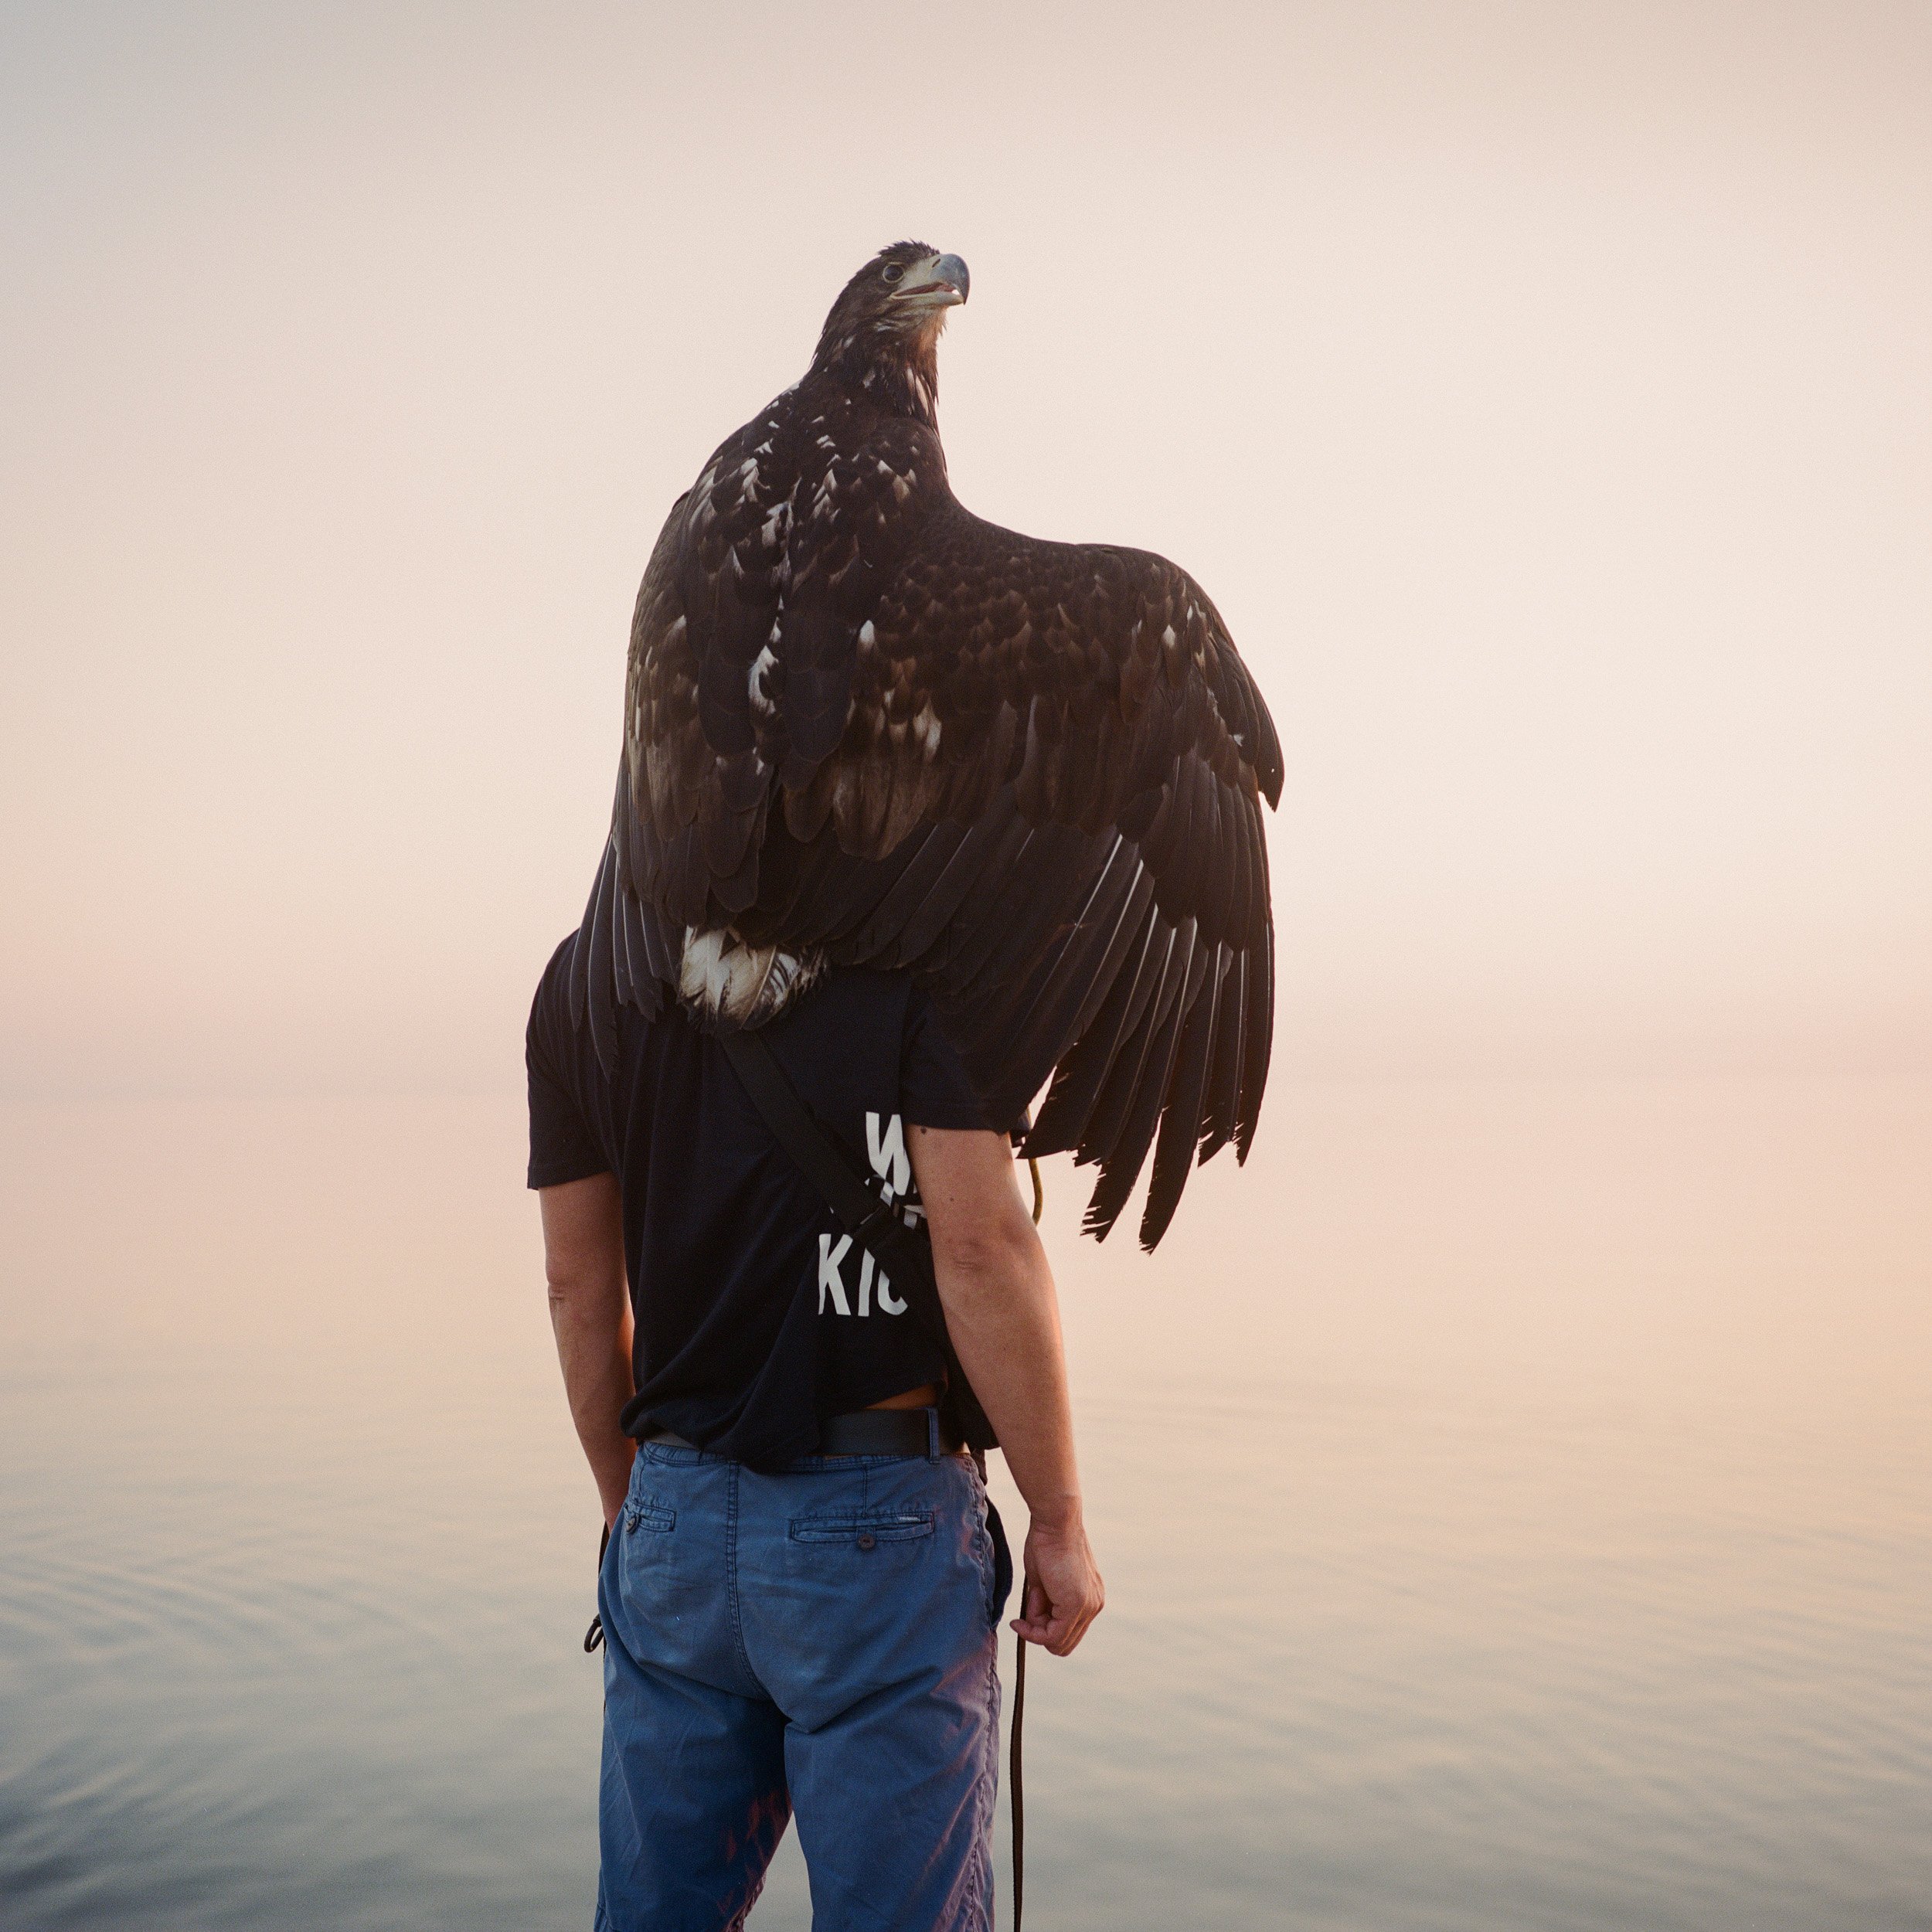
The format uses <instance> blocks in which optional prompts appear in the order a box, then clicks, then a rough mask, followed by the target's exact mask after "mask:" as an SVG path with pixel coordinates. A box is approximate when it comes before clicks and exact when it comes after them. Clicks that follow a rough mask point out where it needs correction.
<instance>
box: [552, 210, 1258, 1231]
mask: <svg viewBox="0 0 1932 1932" xmlns="http://www.w3.org/2000/svg"><path fill="white" fill-rule="evenodd" d="M969 287H970V278H969V277H968V274H967V270H966V264H964V262H963V261H962V260H960V258H959V257H957V255H952V254H942V253H940V252H938V251H937V250H934V249H931V248H929V247H927V246H926V245H925V244H924V243H922V242H912V241H906V242H900V243H895V244H894V245H893V246H892V247H889V248H886V249H883V250H881V251H880V252H879V253H878V254H877V255H876V256H874V257H872V260H870V261H869V262H867V263H866V265H865V266H864V267H862V268H861V269H860V270H859V272H858V273H857V274H855V275H854V276H853V277H852V279H851V281H849V282H848V283H847V284H845V288H844V289H843V291H842V292H841V293H840V294H839V296H838V300H837V301H835V302H834V303H833V304H832V310H831V312H830V314H829V315H827V317H826V318H825V328H824V329H823V331H822V332H821V334H820V335H819V338H818V349H817V351H816V352H815V354H814V355H813V357H812V360H811V367H810V369H808V370H807V371H806V372H805V374H804V377H803V378H802V379H801V380H800V381H799V382H798V383H796V384H794V386H792V387H791V388H790V389H787V390H786V391H785V392H784V394H783V395H781V396H779V397H778V398H777V400H775V401H774V402H773V403H770V405H769V406H767V407H766V408H765V409H763V410H760V412H759V413H757V415H756V416H755V417H753V418H752V420H750V422H748V423H746V424H745V426H744V427H743V428H742V429H740V430H738V431H737V432H736V434H734V435H733V436H730V437H727V438H726V440H725V441H724V442H723V443H722V444H720V445H719V447H718V448H717V450H716V451H715V452H714V453H713V454H712V456H711V457H710V458H709V461H707V462H706V464H705V466H704V469H703V471H702V474H700V475H699V478H698V480H697V481H696V483H695V484H693V485H692V487H691V488H690V489H689V490H688V491H686V492H685V494H684V495H682V496H681V497H679V498H678V500H677V502H675V503H674V504H673V505H672V508H671V513H670V515H668V517H667V518H666V519H665V524H664V528H663V529H662V532H661V533H660V534H659V536H658V540H657V544H656V547H655V549H653V551H652V553H651V560H650V563H649V565H648V567H647V568H646V570H645V575H644V581H643V584H642V586H641V588H640V590H638V600H637V606H636V611H635V614H634V617H633V619H632V622H631V645H630V658H629V664H628V675H627V679H626V683H625V692H624V748H623V752H622V755H621V758H620V760H619V761H618V767H617V798H616V801H615V803H614V808H613V810H612V812H611V833H610V838H609V839H608V841H607V843H606V845H605V848H604V854H603V858H602V860H601V862H600V866H599V868H598V871H597V879H596V883H595V884H594V886H593V888H592V890H591V893H590V901H589V904H588V906H587V910H586V912H585V915H584V920H583V926H582V927H581V928H580V933H579V937H578V943H577V947H576V951H575V955H574V959H573V971H572V978H571V980H570V1006H571V1012H572V1015H573V1023H575V1024H576V1025H577V1026H580V1027H581V1026H589V1027H590V1029H591V1033H592V1037H593V1039H594V1042H595V1043H596V1049H597V1053H598V1055H599V1056H600V1059H601V1060H602V1061H603V1062H604V1064H605V1065H606V1066H610V1065H611V1063H612V1062H613V1060H614V1056H615V1053H616V1047H617V1010H618V1009H619V1007H620V1006H622V1005H629V1006H631V1007H634V1008H635V1009H638V1011H639V1012H641V1013H643V1014H644V1015H645V1016H646V1017H647V1018H653V1019H655V1017H656V1016H657V1015H658V1014H659V1012H661V1011H662V1010H663V1009H664V1005H665V1002H666V1001H667V1000H675V1001H681V1002H683V1003H684V1004H685V1006H686V1007H687V1008H688V1009H690V1010H691V1012H692V1014H693V1015H694V1016H695V1017H696V1020H697V1022H698V1023H699V1025H701V1026H705V1027H706V1028H708V1029H711V1030H714V1031H730V1030H732V1029H749V1028H753V1027H757V1026H760V1025H762V1024H764V1022H766V1021H767V1020H769V1019H772V1018H774V1016H775V1015H777V1014H778V1013H780V1012H782V1011H784V1009H785V1008H786V1007H787V1005H789V1004H790V1002H792V1001H793V1000H794V999H796V998H798V997H799V995H801V994H802V993H803V992H804V991H805V990H806V989H807V988H808V987H809V986H810V985H811V983H812V982H813V981H814V979H815V978H816V977H817V976H818V975H819V974H820V973H821V972H822V971H824V970H825V968H826V966H827V965H828V964H849V965H862V966H869V967H872V968H880V969H907V970H910V971H911V972H912V973H913V975H915V976H916V977H917V980H918V981H919V983H920V984H921V985H923V987H924V988H925V989H926V990H927V994H928V995H929V996H930V998H931V1000H932V1002H933V1005H934V1010H935V1012H936V1014H937V1017H938V1019H939V1022H940V1026H941V1027H942V1029H943V1030H944V1032H945V1033H946V1034H947V1037H948V1039H950V1040H951V1043H952V1044H953V1046H954V1048H955V1049H956V1050H957V1053H958V1054H959V1056H960V1060H961V1063H962V1065H963V1066H964V1070H965V1072H966V1073H967V1076H968V1079H969V1080H971V1083H972V1084H973V1086H974V1087H975V1090H976V1091H977V1093H978V1094H979V1096H980V1097H981V1100H983V1101H984V1102H985V1105H986V1107H987V1109H988V1116H989V1117H992V1118H994V1119H998V1120H1002V1121H1015V1122H1019V1121H1025V1120H1026V1114H1027V1109H1028V1107H1029V1104H1030V1103H1031V1102H1032V1101H1033V1100H1035V1099H1036V1097H1038V1095H1039V1092H1040V1090H1041V1089H1042V1088H1043V1087H1046V1089H1047V1091H1046V1099H1045V1100H1044V1102H1043V1104H1042V1105H1041V1107H1040V1110H1039V1114H1038V1117H1036V1118H1034V1119H1032V1121H1031V1122H1030V1124H1029V1125H1028V1126H1027V1127H1026V1131H1025V1134H1024V1138H1023V1141H1022V1151H1025V1152H1026V1153H1027V1154H1029V1155H1036V1156H1037V1155H1043V1154H1049V1153H1059V1152H1064V1151H1069V1150H1071V1151H1073V1154H1074V1155H1075V1158H1076V1160H1077V1162H1082V1163H1095V1164H1097V1165H1098V1167H1099V1169H1100V1173H1099V1175H1098V1178H1097V1184H1096V1185H1095V1187H1094V1192H1093V1195H1092V1197H1091V1199H1090V1202H1089V1204H1088V1207H1087V1213H1086V1216H1085V1219H1084V1223H1083V1226H1084V1229H1085V1231H1087V1232H1088V1233H1092V1234H1094V1235H1095V1236H1098V1237H1100V1238H1104V1237H1105V1236H1106V1234H1107V1231H1108V1230H1109V1229H1111V1227H1112V1226H1113V1225H1114V1222H1115V1221H1116V1220H1117V1219H1118V1217H1119V1216H1120V1215H1121V1212H1122V1210H1123V1209H1124V1208H1125V1206H1126V1205H1127V1202H1128V1197H1129V1196H1130V1195H1131V1192H1132V1191H1133V1188H1134V1183H1135V1181H1136V1179H1138V1176H1139V1175H1140V1173H1141V1169H1142V1168H1143V1166H1144V1165H1145V1162H1146V1159H1147V1155H1148V1150H1149V1149H1150V1148H1151V1149H1152V1151H1153V1155H1154V1170H1153V1176H1152V1179H1151V1182H1150V1183H1149V1185H1148V1193H1147V1199H1146V1202H1145V1210H1144V1213H1143V1214H1142V1217H1141V1226H1140V1236H1141V1243H1142V1245H1143V1246H1144V1247H1146V1248H1148V1249H1150V1250H1151V1248H1153V1247H1154V1246H1155V1243H1158V1241H1159V1240H1160V1238H1161V1236H1162V1234H1163V1233H1165V1231H1166V1230H1167V1227H1168V1224H1169V1223H1170V1222H1171V1221H1172V1219H1173V1216H1174V1212H1175V1207H1176V1206H1177V1205H1178V1204H1179V1200H1180V1198H1181V1193H1182V1189H1183V1187H1184V1186H1185V1183H1186V1180H1187V1177H1188V1174H1189V1171H1190V1169H1191V1168H1192V1165H1194V1163H1195V1162H1196V1158H1197V1155H1198V1158H1199V1160H1201V1161H1206V1160H1207V1159H1209V1158H1210V1157H1211V1156H1212V1155H1214V1154H1216V1153H1217V1152H1218V1151H1219V1150H1220V1149H1221V1148H1223V1147H1224V1146H1226V1145H1227V1144H1228V1143H1229V1142H1230V1141H1233V1144H1234V1147H1235V1150H1236V1158H1237V1160H1240V1161H1245V1159H1246V1158H1247V1152H1248V1148H1249V1145H1250V1141H1251V1140H1252V1138H1253V1133H1254V1128H1255V1122H1256V1120H1257V1116H1258V1114H1259V1113H1260V1105H1261V1094H1262V1089H1263V1087H1264V1084H1265V1083H1266V1081H1267V1071H1268V1055H1269V1047H1270V1036H1271V1033H1272V1028H1273V1017H1274V925H1273V914H1272V910H1271V906H1270V896H1269V885H1268V870H1267V845H1266V840H1265V837H1264V832H1263V821H1262V818H1261V801H1262V800H1263V799H1264V798H1265V799H1266V800H1267V803H1268V804H1269V806H1270V808H1273V807H1274V806H1276V805H1277V804H1279V802H1280V799H1281V775H1282V774H1281V745H1280V743H1279V741H1278V740H1277V737H1276V735H1275V730H1274V723H1273V721H1272V720H1271V719H1270V717H1269V716H1268V711H1267V706H1266V705H1265V704H1264V702H1262V699H1261V695H1260V692H1259V691H1258V690H1257V689H1256V688H1255V684H1254V681H1253V678H1252V677H1251V676H1250V674H1249V672H1248V670H1247V666H1246V665H1243V662H1241V659H1240V656H1239V655H1237V653H1236V650H1235V648H1234V644H1233V640H1232V639H1231V638H1230V637H1229V635H1228V632H1227V627H1226V625H1225V624H1223V622H1222V620H1221V617H1220V614H1219V612H1218V611H1216V609H1215V607H1214V605H1213V602H1212V600H1210V599H1209V597H1208V595H1207V593H1206V591H1205V590H1202V588H1201V587H1200V586H1199V584H1198V583H1196V582H1195V580H1193V578H1192V577H1189V575H1188V573H1186V572H1185V570H1181V569H1180V568H1179V567H1178V566H1176V565H1175V564H1172V563H1169V562H1168V560H1166V559H1165V557H1162V556H1155V555H1153V554H1151V553H1149V552H1147V551H1143V550H1133V549H1124V548H1121V547H1120V546H1117V545H1112V544H1104V543H1046V542H1043V541H1042V540H1040V539H1037V538H1034V537H1029V536H1021V535H1019V533H1018V532H1015V531H1012V530H1007V529H1001V528H1000V527H999V526H998V525H997V524H993V523H988V522H985V521H983V520H982V519H981V518H979V517H977V516H975V515H973V514H972V513H971V512H970V511H969V510H968V509H964V507H963V506H962V505H961V504H960V502H958V500H957V498H955V497H954V495H953V493H952V491H951V488H950V487H949V486H948V485H947V477H946V454H945V451H944V448H943V447H941V445H940V437H939V424H938V419H937V397H938V393H939V371H938V359H937V349H938V342H939V338H940V333H941V332H942V330H943V329H944V326H945V324H946V321H947V317H948V314H949V312H950V311H951V310H952V309H953V308H956V307H957V306H959V305H960V304H962V303H964V301H965V300H966V298H967V294H968V289H969ZM1049 1080H1050V1082H1051V1084H1050V1086H1049V1084H1048V1083H1049Z"/></svg>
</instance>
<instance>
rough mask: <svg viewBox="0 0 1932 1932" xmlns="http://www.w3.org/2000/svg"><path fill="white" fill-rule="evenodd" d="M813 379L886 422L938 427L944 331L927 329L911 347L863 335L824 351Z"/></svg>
mask: <svg viewBox="0 0 1932 1932" xmlns="http://www.w3.org/2000/svg"><path fill="white" fill-rule="evenodd" d="M813 373H814V374H815V375H822V376H825V377H826V378H828V379H829V380H831V381H832V382H834V383H836V384H837V385H838V386H839V387H840V388H841V389H844V390H845V391H846V393H848V394H849V395H850V396H851V397H852V400H854V401H855V402H856V403H861V404H862V405H864V406H868V407H869V408H872V409H875V410H878V411H879V413H881V414H882V415H885V416H904V417H910V418H911V419H912V420H913V421H914V422H916V423H924V424H925V425H926V427H927V428H928V429H930V430H936V429H937V428H938V427H939V331H938V329H937V327H934V328H929V329H923V330H921V331H920V333H919V334H918V335H917V336H915V337H913V338H912V339H911V340H910V341H908V340H907V339H906V337H905V336H904V335H901V334H900V333H899V332H897V331H894V332H893V333H891V334H889V335H873V334H871V333H869V332H860V333H859V334H857V335H849V336H847V337H845V338H844V339H843V340H842V341H840V342H835V343H833V344H832V345H830V346H829V347H828V348H827V349H821V352H820V353H819V355H818V359H817V360H816V361H815V363H814V364H813Z"/></svg>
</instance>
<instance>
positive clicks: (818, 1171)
mask: <svg viewBox="0 0 1932 1932" xmlns="http://www.w3.org/2000/svg"><path fill="white" fill-rule="evenodd" d="M718 1043H719V1045H720V1046H722V1047H723V1049H724V1050H725V1056H726V1058H727V1059H728V1060H730V1062H731V1065H732V1068H733V1071H734V1072H735V1073H736V1074H737V1076H738V1077H739V1079H740V1080H742V1081H743V1083H744V1089H745V1091H746V1092H747V1094H750V1096H751V1102H752V1104H753V1106H754V1107H757V1110H758V1111H759V1112H760V1114H762V1115H763V1116H764V1123H765V1125H766V1126H767V1127H768V1128H770V1129H771V1131H772V1135H773V1138H774V1139H775V1140H776V1141H777V1143H778V1145H780V1146H781V1147H782V1148H784V1150H785V1151H786V1152H787V1154H789V1155H791V1158H792V1159H793V1160H794V1161H795V1162H797V1163H798V1166H799V1167H800V1168H801V1169H802V1170H803V1172H804V1176H805V1179H807V1180H808V1181H809V1182H811V1184H812V1185H813V1186H814V1187H815V1188H816V1189H818V1192H820V1193H821V1194H822V1195H823V1196H825V1200H826V1202H827V1204H828V1206H830V1207H831V1209H832V1212H833V1213H835V1215H837V1216H838V1219H839V1220H840V1222H841V1223H842V1224H843V1225H844V1227H845V1232H846V1233H848V1234H849V1235H850V1236H852V1239H853V1240H855V1241H856V1242H857V1243H859V1246H860V1247H866V1248H870V1249H871V1250H872V1253H873V1256H874V1257H875V1258H876V1259H879V1260H885V1259H886V1258H887V1257H886V1256H885V1255H883V1254H882V1253H880V1250H881V1249H882V1247H885V1248H891V1249H893V1250H895V1252H894V1253H893V1256H892V1257H891V1258H893V1259H895V1260H896V1259H897V1258H898V1256H897V1250H898V1249H899V1247H900V1243H899V1242H898V1240H896V1236H900V1235H903V1234H904V1233H906V1224H905V1223H904V1222H903V1220H901V1219H900V1215H899V1210H898V1209H897V1208H896V1206H894V1205H893V1203H892V1202H889V1201H887V1200H886V1199H883V1198H882V1197H881V1196H879V1195H878V1194H876V1193H875V1192H873V1191H872V1188H871V1187H870V1186H869V1185H868V1184H867V1183H866V1182H864V1181H863V1180H862V1179H860V1178H859V1175H857V1174H856V1173H855V1172H853V1170H852V1163H851V1162H849V1160H848V1159H846V1158H845V1155H843V1154H842V1153H841V1152H840V1151H839V1150H838V1145H837V1144H836V1143H835V1141H833V1140H832V1137H831V1135H830V1134H828V1133H827V1132H826V1131H825V1128H823V1127H822V1126H821V1125H820V1124H819V1123H818V1121H817V1120H815V1118H814V1117H813V1116H812V1114H811V1109H810V1108H809V1107H807V1106H806V1105H805V1104H804V1101H803V1100H801V1099H800V1098H799V1097H798V1088H796V1087H794V1086H793V1085H792V1083H791V1078H790V1077H789V1076H788V1075H787V1073H786V1072H785V1070H784V1068H783V1067H782V1066H780V1065H779V1064H778V1056H777V1055H776V1054H775V1053H773V1052H772V1050H771V1049H770V1047H769V1046H767V1045H766V1044H765V1043H764V1041H763V1040H762V1039H760V1038H759V1036H757V1034H756V1033H723V1034H720V1035H719V1040H718Z"/></svg>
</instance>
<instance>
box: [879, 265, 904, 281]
mask: <svg viewBox="0 0 1932 1932" xmlns="http://www.w3.org/2000/svg"><path fill="white" fill-rule="evenodd" d="M905 272H906V270H905V269H904V268H903V267H902V266H901V265H900V264H899V263H897V262H888V263H886V266H885V267H883V268H882V269H881V270H879V274H881V275H882V276H883V277H885V279H886V281H889V282H896V281H898V279H899V278H900V276H901V275H903V274H905Z"/></svg>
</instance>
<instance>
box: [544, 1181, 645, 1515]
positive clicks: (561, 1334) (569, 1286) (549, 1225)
mask: <svg viewBox="0 0 1932 1932" xmlns="http://www.w3.org/2000/svg"><path fill="white" fill-rule="evenodd" d="M537 1199H538V1201H539V1203H540V1204H541V1205H542V1207H543V1271H544V1274H545V1276H546V1277H547V1279H548V1281H549V1287H550V1326H551V1327H552V1328H553V1329H554V1330H555V1331H556V1352H557V1360H558V1361H559V1362H560V1363H561V1364H562V1365H563V1389H564V1393H565V1394H566V1396H568V1397H569V1398H570V1416H571V1419H572V1420H573V1421H574V1422H575V1423H577V1440H579V1441H580V1442H581V1443H582V1444H583V1453H584V1455H585V1456H586V1458H587V1459H588V1460H589V1462H590V1473H591V1475H593V1476H594V1478H596V1480H597V1495H598V1496H599V1497H600V1498H601V1499H602V1502H603V1504H604V1521H605V1522H607V1523H613V1524H614V1523H615V1522H616V1521H617V1512H618V1511H619V1510H620V1509H622V1508H623V1506H624V1492H626V1491H627V1490H628V1488H630V1485H631V1458H632V1457H633V1456H634V1454H636V1447H637V1446H636V1444H634V1443H633V1442H632V1441H631V1438H630V1437H628V1436H627V1435H626V1434H624V1431H623V1430H621V1429H620V1428H619V1427H617V1417H619V1415H621V1413H623V1410H624V1404H625V1403H627V1402H628V1401H629V1400H631V1394H632V1393H633V1390H632V1384H631V1291H630V1284H629V1281H628V1279H627V1277H626V1275H625V1271H624V1216H623V1209H622V1206H621V1197H620V1196H619V1195H618V1192H617V1179H616V1177H615V1176H614V1175H609V1174H597V1175H592V1176H591V1177H590V1179H588V1180H587V1181H566V1182H564V1183H563V1185H562V1186H560V1187H546V1188H539V1189H538V1190H537Z"/></svg>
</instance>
